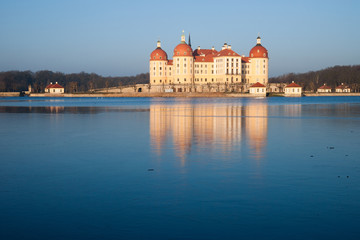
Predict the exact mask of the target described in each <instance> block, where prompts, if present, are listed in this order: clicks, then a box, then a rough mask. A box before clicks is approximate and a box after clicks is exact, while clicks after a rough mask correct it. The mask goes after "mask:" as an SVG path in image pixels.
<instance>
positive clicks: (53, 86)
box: [46, 83, 64, 88]
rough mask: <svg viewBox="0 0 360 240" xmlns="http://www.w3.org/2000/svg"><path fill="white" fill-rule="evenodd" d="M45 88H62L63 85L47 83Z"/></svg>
mask: <svg viewBox="0 0 360 240" xmlns="http://www.w3.org/2000/svg"><path fill="white" fill-rule="evenodd" d="M46 88H64V87H63V86H61V85H60V84H57V83H55V84H49V85H47V86H46Z"/></svg>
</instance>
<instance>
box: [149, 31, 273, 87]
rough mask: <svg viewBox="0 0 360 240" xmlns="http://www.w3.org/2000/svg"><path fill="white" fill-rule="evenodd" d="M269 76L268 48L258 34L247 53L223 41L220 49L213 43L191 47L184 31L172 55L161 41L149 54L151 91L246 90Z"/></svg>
mask: <svg viewBox="0 0 360 240" xmlns="http://www.w3.org/2000/svg"><path fill="white" fill-rule="evenodd" d="M268 76H269V56H268V51H267V50H266V48H265V47H263V46H262V45H261V38H260V37H258V38H257V43H256V45H255V46H254V47H253V48H252V49H251V50H250V53H249V56H248V57H246V56H244V55H240V54H238V53H236V52H235V51H234V50H233V49H232V47H231V45H228V44H226V43H225V44H224V45H223V46H222V48H221V50H220V51H217V50H215V48H214V47H212V48H211V49H201V48H200V47H198V48H197V49H196V50H194V51H193V50H192V48H191V43H190V36H189V43H186V42H185V35H184V32H183V34H182V36H181V42H180V44H178V45H177V46H176V47H175V48H174V52H173V59H169V58H168V55H167V53H166V52H165V51H164V50H163V49H161V42H160V41H158V42H157V48H156V49H155V50H154V51H153V52H152V53H151V54H150V85H151V92H246V91H249V88H250V87H251V86H253V85H254V84H256V86H259V85H263V87H265V86H267V84H268Z"/></svg>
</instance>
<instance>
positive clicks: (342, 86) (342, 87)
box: [336, 84, 349, 89]
mask: <svg viewBox="0 0 360 240" xmlns="http://www.w3.org/2000/svg"><path fill="white" fill-rule="evenodd" d="M336 88H337V89H345V88H349V87H348V86H345V85H344V84H341V85H339V86H337V87H336Z"/></svg>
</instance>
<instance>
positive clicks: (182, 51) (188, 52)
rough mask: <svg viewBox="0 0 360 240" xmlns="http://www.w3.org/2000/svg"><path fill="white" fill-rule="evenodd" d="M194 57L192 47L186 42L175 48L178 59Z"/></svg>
mask: <svg viewBox="0 0 360 240" xmlns="http://www.w3.org/2000/svg"><path fill="white" fill-rule="evenodd" d="M192 55H193V51H192V49H191V47H190V46H189V45H187V44H186V43H185V42H182V43H180V44H179V45H177V46H176V47H175V48H174V57H175V56H176V57H178V56H185V57H187V56H189V57H190V56H192Z"/></svg>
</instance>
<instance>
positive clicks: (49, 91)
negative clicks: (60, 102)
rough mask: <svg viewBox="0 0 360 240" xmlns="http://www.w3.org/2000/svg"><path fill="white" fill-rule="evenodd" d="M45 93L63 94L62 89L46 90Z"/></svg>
mask: <svg viewBox="0 0 360 240" xmlns="http://www.w3.org/2000/svg"><path fill="white" fill-rule="evenodd" d="M45 92H47V93H51V94H61V93H64V88H46V89H45Z"/></svg>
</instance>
